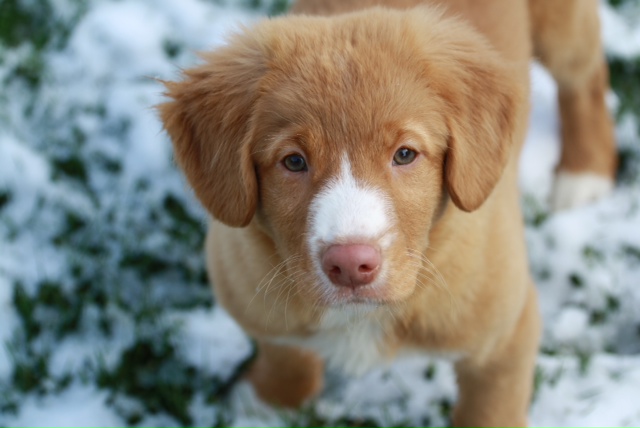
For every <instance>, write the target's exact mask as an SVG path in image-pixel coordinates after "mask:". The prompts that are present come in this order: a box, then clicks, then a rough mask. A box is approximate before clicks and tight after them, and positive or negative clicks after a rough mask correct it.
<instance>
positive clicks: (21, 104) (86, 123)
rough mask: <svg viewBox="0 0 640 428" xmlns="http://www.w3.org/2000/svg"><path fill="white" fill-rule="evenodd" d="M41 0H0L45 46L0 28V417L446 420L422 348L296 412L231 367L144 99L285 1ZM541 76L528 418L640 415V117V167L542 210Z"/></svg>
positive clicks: (21, 420) (546, 153) (533, 148)
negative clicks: (534, 329) (21, 13)
mask: <svg viewBox="0 0 640 428" xmlns="http://www.w3.org/2000/svg"><path fill="white" fill-rule="evenodd" d="M44 3H46V4H47V5H48V6H47V7H46V8H42V7H40V6H39V3H36V2H33V1H30V0H11V1H9V0H7V1H6V2H2V3H0V14H2V13H8V12H6V11H7V10H9V9H10V6H7V5H9V4H21V5H23V6H24V7H25V8H26V9H27V10H29V11H30V14H31V15H34V16H36V17H37V18H38V19H36V20H35V21H34V22H35V23H36V24H35V26H33V28H31V27H30V28H29V31H31V32H32V34H41V33H42V34H45V35H46V36H47V37H49V39H50V40H49V43H47V44H45V46H46V47H45V48H42V44H40V45H38V43H35V42H34V43H33V44H30V43H13V44H10V43H7V44H3V43H2V38H1V37H2V36H1V35H2V34H3V33H2V32H0V84H1V86H0V87H1V88H2V89H1V90H0V426H122V425H143V426H175V425H181V424H182V425H198V426H204V425H236V426H267V425H268V426H273V425H293V426H297V425H300V424H303V425H304V424H306V425H312V426H317V425H322V424H337V425H345V424H346V425H359V426H362V425H368V424H377V425H384V426H387V425H392V424H394V425H395V426H397V425H398V424H405V425H435V426H442V425H444V424H446V423H447V416H448V413H449V409H450V408H451V404H452V403H453V402H454V401H455V395H456V392H455V381H454V376H453V372H452V369H451V367H450V365H448V364H447V363H446V362H441V361H435V360H430V359H427V358H425V357H417V356H412V357H407V358H404V359H403V360H401V361H398V362H396V363H394V364H393V365H391V366H389V367H384V368H380V369H378V370H376V371H374V372H371V373H369V374H367V375H366V376H364V377H363V378H361V379H344V378H341V377H340V376H338V375H336V374H330V376H329V379H328V388H327V390H326V392H325V393H324V394H323V395H322V396H321V397H320V398H319V399H317V400H316V401H315V402H314V403H311V404H310V405H309V406H308V407H307V408H305V409H303V410H302V411H299V412H289V411H288V412H284V411H279V410H275V409H272V408H269V407H267V406H264V405H263V404H261V403H259V402H258V401H257V400H256V399H255V397H254V396H253V393H252V391H251V389H250V388H249V387H248V385H247V384H246V382H244V381H242V380H240V379H239V374H240V373H241V369H242V364H243V363H244V362H245V361H246V360H247V359H248V358H250V356H251V354H252V352H253V348H252V345H251V343H250V341H249V340H248V339H247V338H246V337H245V336H244V335H243V333H242V332H241V330H240V329H239V328H238V327H237V326H236V325H235V323H234V322H233V321H232V320H230V319H229V318H228V317H227V316H226V315H225V314H224V313H223V312H222V311H221V310H220V309H219V308H218V307H216V305H215V303H214V301H213V300H212V298H211V296H210V292H209V289H208V286H207V284H206V280H205V279H204V277H203V263H202V257H201V251H200V248H201V244H202V231H203V229H204V227H203V219H204V213H203V211H202V209H201V208H200V207H199V206H198V204H197V203H196V202H195V200H194V198H193V197H192V196H191V193H190V192H189V190H188V188H187V186H186V185H185V182H184V180H183V179H182V178H181V176H180V174H179V173H178V172H177V170H176V168H175V166H174V164H173V162H172V157H171V150H170V144H169V142H168V140H167V137H166V136H165V135H164V134H163V133H162V132H161V125H160V123H159V121H158V119H157V117H156V115H155V112H154V110H153V109H152V106H153V105H154V104H156V103H158V102H161V101H162V90H163V89H162V86H161V85H160V84H159V83H158V82H157V81H155V80H154V78H156V77H159V78H163V79H171V78H176V77H177V76H178V73H177V70H178V67H185V66H188V65H190V64H193V63H195V61H196V57H195V55H194V54H193V52H194V51H195V50H203V49H208V48H211V47H213V46H215V45H217V44H220V43H222V42H223V38H224V35H225V34H226V33H228V32H229V31H231V30H232V29H233V28H237V27H238V26H239V25H241V24H243V23H244V24H249V23H250V22H251V21H253V20H255V19H259V17H260V16H261V15H263V14H264V13H265V11H267V10H269V9H272V10H273V9H277V6H278V5H279V4H281V3H282V2H280V3H278V2H273V1H272V2H260V1H241V0H238V1H236V2H232V1H228V2H215V1H205V0H180V1H177V0H156V1H153V2H148V1H144V0H127V1H110V0H91V1H88V2H84V3H82V2H74V1H73V0H55V1H54V0H50V1H49V2H44ZM221 3H223V4H221ZM627 3H628V4H627V6H626V7H623V8H622V9H618V10H616V9H613V8H611V7H610V6H608V5H606V4H604V3H603V5H602V8H601V12H602V17H603V26H604V28H603V34H604V38H605V46H606V49H607V52H609V54H610V55H612V56H613V57H615V58H618V59H620V60H621V61H629V62H633V61H635V62H638V61H640V60H639V58H640V6H638V4H637V3H634V2H633V1H629V2H627ZM250 6H251V7H250ZM3 8H5V9H3ZM3 10H4V12H3ZM38 14H40V15H42V16H39V15H38ZM28 34H29V33H28ZM636 70H638V71H640V68H637V69H636ZM532 76H533V110H532V115H531V132H530V134H529V137H528V140H527V145H526V148H525V151H524V154H523V158H522V162H521V164H522V173H521V187H522V189H523V205H524V208H525V217H526V221H527V225H528V227H527V239H528V245H529V250H530V259H531V266H532V272H533V275H534V277H535V279H536V282H537V284H538V286H539V291H540V300H541V305H542V313H543V317H544V321H545V330H544V338H543V345H542V349H541V352H540V357H539V360H538V370H537V373H536V385H537V389H536V394H535V398H534V401H533V404H532V407H531V413H530V415H531V422H532V424H533V425H539V426H602V425H607V426H638V425H640V173H638V171H639V169H638V168H640V162H638V159H640V136H639V135H638V132H639V123H640V122H639V121H638V117H639V115H640V112H638V111H636V112H635V114H633V113H629V112H627V113H625V114H622V115H620V117H619V120H618V126H617V132H618V140H619V146H620V148H621V151H622V152H624V153H626V158H627V159H628V162H627V163H626V170H625V173H624V174H623V176H622V178H621V181H620V183H619V185H618V187H617V188H616V190H615V192H614V194H613V195H612V196H611V197H609V198H607V199H605V200H603V201H601V202H599V203H597V204H594V205H592V206H588V207H585V208H582V209H577V210H573V211H569V212H563V213H560V214H551V213H549V211H548V204H547V198H548V196H549V191H550V185H551V174H552V169H553V166H554V164H555V162H556V160H557V157H558V137H557V127H558V123H557V118H556V107H555V87H554V84H553V82H552V81H551V80H550V78H549V77H548V75H546V73H545V72H544V71H543V70H542V69H541V68H540V67H538V66H535V65H534V66H532ZM638 78H639V79H640V76H639V77H638ZM618 104H619V101H618V99H617V98H616V97H615V96H614V95H613V94H612V96H611V107H612V109H616V108H617V106H618ZM634 162H635V163H634ZM629 165H630V166H629Z"/></svg>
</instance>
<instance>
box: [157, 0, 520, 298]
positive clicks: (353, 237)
mask: <svg viewBox="0 0 640 428" xmlns="http://www.w3.org/2000/svg"><path fill="white" fill-rule="evenodd" d="M204 59H205V63H204V64H203V65H200V66H199V67H196V68H194V69H191V70H187V71H186V72H185V79H184V80H183V81H182V82H178V83H167V88H168V96H169V97H170V98H172V100H171V101H169V102H167V103H165V104H163V105H161V106H160V112H161V116H162V120H163V121H164V124H165V127H166V129H167V131H168V132H169V134H170V136H171V138H172V141H173V144H174V147H175V153H176V159H177V161H178V164H179V165H180V166H181V167H182V169H183V170H184V172H185V174H186V176H187V178H188V180H189V182H190V183H191V185H192V186H193V188H194V189H195V192H196V195H197V196H198V197H199V199H200V200H201V202H202V203H203V204H204V206H205V207H206V208H207V209H208V210H209V211H210V213H211V214H212V215H213V216H214V217H215V218H216V219H218V220H219V221H221V222H224V223H226V224H228V225H230V226H236V227H240V226H246V225H247V224H249V223H250V222H251V221H255V222H256V224H257V225H258V226H259V227H261V228H262V229H263V230H264V231H265V232H266V233H267V234H268V235H269V236H270V237H271V238H272V239H273V241H274V243H275V245H276V248H277V250H278V252H279V254H280V256H281V257H282V258H283V259H285V260H287V261H286V268H287V270H288V272H289V274H290V278H292V279H294V281H293V282H294V283H295V285H294V286H295V287H299V288H300V290H299V292H300V294H302V295H307V296H309V297H311V301H313V302H314V303H317V302H318V301H321V302H325V303H326V304H342V303H349V302H377V303H380V302H391V301H400V300H403V299H406V298H407V297H408V296H410V295H411V293H412V292H413V290H414V287H415V284H416V283H417V281H418V270H419V268H420V266H421V263H422V260H421V259H420V256H419V255H420V254H422V252H423V251H424V250H425V248H426V247H427V245H428V237H429V231H430V229H431V227H432V222H433V219H434V218H435V217H437V214H438V211H439V209H441V206H442V201H443V200H447V198H450V199H451V200H452V201H453V202H454V203H455V205H456V206H457V207H458V208H459V209H461V210H464V211H473V210H475V209H477V208H479V207H480V206H481V205H482V203H483V202H484V201H485V200H486V199H487V197H488V196H489V194H490V193H491V191H492V189H493V188H494V186H495V185H496V183H497V182H498V180H499V178H500V176H501V174H502V171H503V169H504V167H505V164H506V162H507V158H508V156H509V152H510V146H511V143H512V134H513V131H514V128H515V127H516V121H517V115H518V113H517V111H518V108H517V105H518V103H519V102H520V100H519V94H520V93H521V88H519V86H518V84H517V83H516V82H515V80H514V79H513V78H512V77H511V76H510V72H509V70H508V69H507V68H506V67H505V66H504V65H503V61H502V60H501V58H500V57H499V56H498V55H497V54H496V53H495V52H493V51H492V50H491V48H490V47H489V46H488V44H487V43H486V42H485V41H484V40H483V39H482V38H481V37H480V36H479V35H478V34H477V33H476V32H474V31H473V30H471V29H469V28H468V27H467V26H465V25H464V24H461V23H459V22H457V21H454V20H450V19H445V18H443V17H442V16H441V14H440V13H439V12H436V11H433V10H429V9H422V8H421V9H417V10H413V11H408V12H399V11H391V10H383V9H373V10H369V11H365V12H359V13H354V14H348V15H343V16H340V17H333V18H320V17H303V16H301V17H286V18H279V19H273V20H268V21H265V22H262V23H260V24H258V25H257V26H255V27H254V28H253V29H251V30H247V31H245V32H243V33H241V34H236V35H235V36H233V37H232V38H231V39H230V40H229V43H228V44H227V45H226V46H224V47H222V48H220V49H218V50H216V51H215V52H213V53H211V54H208V55H207V56H206V57H205V58H204Z"/></svg>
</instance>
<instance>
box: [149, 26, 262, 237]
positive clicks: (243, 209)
mask: <svg viewBox="0 0 640 428" xmlns="http://www.w3.org/2000/svg"><path fill="white" fill-rule="evenodd" d="M203 59H204V60H205V63H204V64H202V65H200V66H198V67H196V68H193V69H190V70H186V71H185V72H184V80H182V81H181V82H164V84H165V86H166V88H167V92H166V95H167V96H168V97H170V98H172V100H171V101H169V102H166V103H164V104H161V105H159V106H158V110H159V112H160V117H161V119H162V121H163V123H164V127H165V129H166V130H167V132H168V133H169V136H170V137H171V140H172V142H173V147H174V151H175V157H176V161H177V163H178V165H179V166H180V167H181V168H182V170H183V171H184V173H185V175H186V177H187V180H188V181H189V183H190V184H191V186H192V187H193V189H194V190H195V194H196V196H197V197H198V198H199V199H200V201H201V202H202V204H203V205H204V206H205V208H207V210H208V211H209V212H210V213H211V214H212V215H213V216H214V217H215V218H217V219H218V220H220V221H222V222H223V223H226V224H228V225H230V226H235V227H239V226H246V225H247V224H248V223H249V222H250V221H251V219H252V218H253V214H254V212H255V210H256V205H257V201H258V185H257V179H256V174H255V169H254V165H253V162H252V160H251V147H250V142H251V140H250V126H251V117H252V111H253V106H254V104H255V102H256V100H257V97H258V91H259V88H258V87H259V82H260V79H261V77H262V76H263V75H264V72H265V71H264V70H265V65H264V62H265V60H264V55H263V53H262V50H261V49H260V46H259V43H258V41H257V40H255V39H252V38H250V37H249V36H248V35H246V34H238V35H235V36H234V37H233V38H232V39H231V40H230V42H229V43H228V44H227V45H226V46H224V47H222V48H219V49H218V50H216V51H214V52H212V53H209V54H206V55H203Z"/></svg>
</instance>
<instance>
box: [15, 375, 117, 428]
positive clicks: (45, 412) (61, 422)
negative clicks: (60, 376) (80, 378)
mask: <svg viewBox="0 0 640 428" xmlns="http://www.w3.org/2000/svg"><path fill="white" fill-rule="evenodd" d="M8 424H9V425H10V426H23V427H35V426H48V427H104V426H114V427H115V426H124V425H125V424H124V421H123V420H122V418H120V417H119V416H118V415H117V414H116V413H115V411H114V410H113V409H112V408H111V407H110V406H109V405H108V403H107V393H106V392H104V391H98V390H97V389H95V388H93V387H83V386H76V385H74V386H72V387H70V388H68V389H67V390H66V391H63V392H62V393H60V394H58V395H49V396H47V397H44V398H41V397H37V396H31V397H28V398H27V399H26V400H25V402H24V403H22V406H21V409H20V412H19V414H18V415H17V416H16V417H15V418H10V419H9V421H8Z"/></svg>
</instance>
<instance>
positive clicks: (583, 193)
mask: <svg viewBox="0 0 640 428" xmlns="http://www.w3.org/2000/svg"><path fill="white" fill-rule="evenodd" d="M612 190H613V180H611V179H610V178H609V177H605V176H602V175H597V174H594V173H571V172H563V171H560V172H558V174H557V175H556V179H555V183H554V185H553V190H552V191H551V208H552V209H553V210H554V211H560V210H566V209H571V208H575V207H579V206H582V205H585V204H588V203H590V202H595V201H597V200H599V199H602V198H603V197H605V196H607V195H608V194H609V193H611V191H612Z"/></svg>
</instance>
